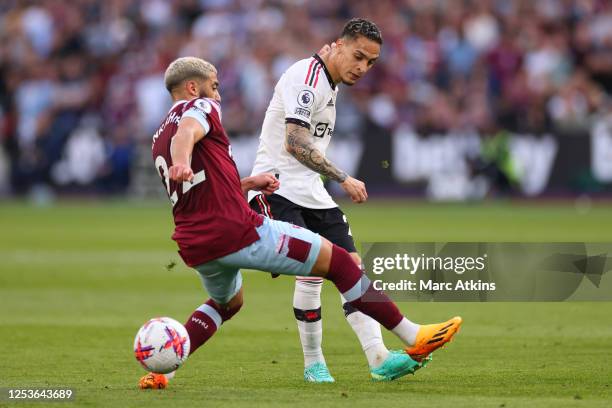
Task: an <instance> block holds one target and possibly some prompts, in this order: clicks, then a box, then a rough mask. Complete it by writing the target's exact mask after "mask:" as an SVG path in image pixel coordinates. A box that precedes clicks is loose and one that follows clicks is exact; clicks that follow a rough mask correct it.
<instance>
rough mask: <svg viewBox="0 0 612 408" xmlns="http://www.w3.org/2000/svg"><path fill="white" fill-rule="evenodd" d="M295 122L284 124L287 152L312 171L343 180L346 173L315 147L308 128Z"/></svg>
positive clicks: (339, 180) (336, 179)
mask: <svg viewBox="0 0 612 408" xmlns="http://www.w3.org/2000/svg"><path fill="white" fill-rule="evenodd" d="M295 122H297V121H295ZM295 122H294V121H291V122H287V125H286V137H285V148H286V149H287V152H289V153H290V154H291V155H292V156H293V157H295V158H296V159H297V161H299V162H300V163H302V164H303V165H304V166H306V167H308V168H309V169H311V170H312V171H316V172H317V173H319V174H321V175H323V176H326V177H328V178H330V179H332V180H334V181H337V182H338V183H342V182H344V181H345V180H346V179H347V177H348V175H347V174H346V173H345V172H344V171H342V170H340V169H339V168H337V167H336V166H335V165H334V164H333V163H332V162H331V161H329V160H328V159H327V158H326V157H325V156H324V155H323V154H322V153H321V152H320V151H319V149H317V147H316V146H315V144H314V140H313V138H312V135H311V134H310V130H309V129H308V128H307V127H305V126H303V125H301V124H298V123H295Z"/></svg>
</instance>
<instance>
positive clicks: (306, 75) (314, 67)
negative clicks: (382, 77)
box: [248, 54, 338, 209]
mask: <svg viewBox="0 0 612 408" xmlns="http://www.w3.org/2000/svg"><path fill="white" fill-rule="evenodd" d="M337 95H338V87H337V86H335V85H334V83H333V82H332V79H331V76H330V74H329V72H328V71H327V68H326V67H325V64H323V61H322V60H321V58H320V57H319V56H318V55H316V54H315V55H314V56H313V57H311V58H308V59H304V60H301V61H298V62H296V63H295V64H293V65H292V66H291V67H289V69H288V70H287V71H286V72H285V73H284V74H283V75H282V76H281V78H280V79H279V81H278V83H277V84H276V87H275V88H274V95H273V96H272V100H271V101H270V105H269V106H268V110H267V111H266V117H265V119H264V122H263V126H262V129H261V136H260V137H259V148H258V149H257V157H256V158H255V165H254V166H253V171H252V173H251V174H252V175H255V174H259V173H263V172H270V173H272V174H275V175H278V179H279V180H280V188H279V189H278V190H277V191H276V194H278V195H281V196H283V197H285V198H286V199H288V200H289V201H291V202H293V203H295V204H298V205H301V206H303V207H306V208H315V209H322V208H334V207H337V206H338V205H337V204H336V203H335V202H334V200H333V199H332V198H331V196H330V195H329V193H328V192H327V190H326V189H325V187H324V186H323V181H322V180H321V175H320V174H319V173H316V172H314V171H312V170H310V169H309V168H308V167H306V166H304V165H303V164H302V163H300V162H299V161H297V160H296V159H295V158H294V157H293V156H292V155H291V154H290V153H288V152H287V150H286V149H285V130H286V123H287V122H293V123H299V124H301V125H303V126H305V127H309V128H310V134H311V135H312V137H313V139H314V144H315V146H316V147H317V149H318V150H319V151H320V152H321V153H322V154H325V152H326V150H327V146H328V145H329V142H330V140H331V136H332V134H333V131H334V125H335V123H336V97H337ZM257 194H260V193H258V192H256V191H250V192H249V197H248V198H249V201H250V200H251V199H252V198H253V197H255V196H256V195H257Z"/></svg>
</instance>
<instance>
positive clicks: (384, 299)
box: [311, 239, 462, 370]
mask: <svg viewBox="0 0 612 408" xmlns="http://www.w3.org/2000/svg"><path fill="white" fill-rule="evenodd" d="M322 241H323V242H322V244H321V249H320V252H319V256H318V257H317V261H316V262H315V265H314V267H313V269H312V273H311V275H315V276H323V277H324V278H326V279H328V280H330V281H332V282H333V283H334V285H336V287H337V288H338V290H339V291H340V293H341V294H342V296H344V298H345V299H346V300H347V302H348V303H349V304H350V305H351V306H353V307H354V308H355V309H357V310H359V311H361V312H363V313H365V314H367V315H368V316H370V317H372V318H373V319H374V320H376V321H378V322H379V323H380V324H381V325H383V326H384V327H385V328H386V329H387V330H390V331H391V332H393V333H394V334H395V335H396V336H398V337H399V338H400V339H401V340H402V342H403V343H404V344H405V345H406V346H407V347H408V349H407V352H409V353H411V352H413V353H414V356H415V358H417V359H420V358H424V357H426V356H428V355H429V354H430V353H431V352H433V351H434V350H436V349H438V348H440V347H442V346H443V345H444V344H446V343H448V342H449V341H451V340H452V338H453V336H454V335H455V333H457V331H458V330H459V327H460V326H461V323H462V320H461V318H460V317H454V318H453V319H451V320H449V321H447V322H444V323H440V324H438V325H433V326H432V325H427V326H420V325H418V324H415V323H413V322H411V321H410V320H408V319H407V318H405V317H404V316H403V315H402V314H401V313H400V311H399V309H398V308H397V306H396V305H395V304H394V303H393V302H392V301H391V300H390V299H389V297H388V296H387V295H386V294H384V293H383V292H380V291H377V290H375V289H374V287H373V286H372V283H371V282H370V280H369V279H368V278H367V277H366V276H365V275H363V274H362V272H361V270H360V269H359V267H357V265H356V264H355V263H354V262H353V261H352V259H351V256H350V255H349V254H348V252H346V251H345V250H344V249H342V248H340V247H338V246H336V245H333V244H331V243H330V242H329V241H327V240H325V239H323V240H322ZM415 363H416V364H415V367H414V369H415V370H416V369H418V368H419V365H418V363H417V362H416V361H415Z"/></svg>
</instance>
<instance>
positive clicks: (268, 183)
mask: <svg viewBox="0 0 612 408" xmlns="http://www.w3.org/2000/svg"><path fill="white" fill-rule="evenodd" d="M240 187H241V188H242V192H243V193H245V194H246V193H247V192H248V191H249V190H255V191H261V192H262V193H264V194H265V195H270V194H272V193H274V192H275V191H276V190H278V188H279V187H280V182H279V181H278V179H277V178H276V177H274V175H273V174H271V173H261V174H256V175H254V176H249V177H245V178H243V179H242V180H240Z"/></svg>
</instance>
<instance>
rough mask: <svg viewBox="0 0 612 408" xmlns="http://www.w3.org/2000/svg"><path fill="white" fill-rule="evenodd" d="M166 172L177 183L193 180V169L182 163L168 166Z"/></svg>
mask: <svg viewBox="0 0 612 408" xmlns="http://www.w3.org/2000/svg"><path fill="white" fill-rule="evenodd" d="M168 173H169V174H168V177H170V180H172V181H176V182H177V183H181V182H183V181H191V180H193V170H191V167H189V166H186V165H184V164H175V165H174V166H170V169H169V170H168Z"/></svg>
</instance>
